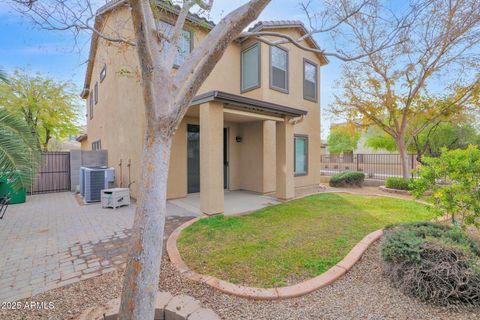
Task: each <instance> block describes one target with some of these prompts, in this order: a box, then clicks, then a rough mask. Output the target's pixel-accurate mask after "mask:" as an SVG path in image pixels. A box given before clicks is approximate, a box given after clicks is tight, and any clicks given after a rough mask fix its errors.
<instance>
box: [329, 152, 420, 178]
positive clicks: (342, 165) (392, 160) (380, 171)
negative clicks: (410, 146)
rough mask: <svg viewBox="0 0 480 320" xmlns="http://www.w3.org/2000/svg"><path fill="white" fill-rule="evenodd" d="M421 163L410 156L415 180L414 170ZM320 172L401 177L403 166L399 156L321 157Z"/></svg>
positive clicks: (356, 155)
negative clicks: (350, 172)
mask: <svg viewBox="0 0 480 320" xmlns="http://www.w3.org/2000/svg"><path fill="white" fill-rule="evenodd" d="M418 164H419V162H418V161H417V160H416V156H415V155H414V154H409V155H408V168H409V169H410V171H411V172H410V175H411V177H412V178H415V173H414V172H413V169H415V168H416V167H417V165H418ZM320 171H321V174H322V175H327V176H328V175H334V174H336V173H339V172H344V171H359V172H363V173H365V176H366V177H367V178H370V179H386V178H389V177H401V176H402V166H401V161H400V155H399V154H362V153H359V154H355V155H351V154H350V155H349V154H347V155H342V156H339V155H321V156H320Z"/></svg>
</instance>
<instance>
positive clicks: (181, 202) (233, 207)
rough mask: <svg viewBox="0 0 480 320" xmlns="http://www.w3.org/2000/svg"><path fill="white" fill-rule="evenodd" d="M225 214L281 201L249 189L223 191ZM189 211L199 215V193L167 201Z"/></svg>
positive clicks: (235, 213)
mask: <svg viewBox="0 0 480 320" xmlns="http://www.w3.org/2000/svg"><path fill="white" fill-rule="evenodd" d="M224 196H225V212H224V214H225V215H227V216H228V215H238V214H242V213H248V212H251V211H255V210H259V209H262V208H265V207H268V206H271V205H274V204H279V203H281V202H280V201H278V200H277V199H275V198H273V197H270V196H265V195H261V194H257V193H254V192H249V191H225V193H224ZM168 202H169V203H170V204H173V205H175V206H178V207H181V208H183V209H184V210H187V211H189V212H194V213H196V214H198V215H201V214H202V212H201V211H200V193H191V194H189V195H188V196H187V197H186V198H181V199H175V200H170V201H168Z"/></svg>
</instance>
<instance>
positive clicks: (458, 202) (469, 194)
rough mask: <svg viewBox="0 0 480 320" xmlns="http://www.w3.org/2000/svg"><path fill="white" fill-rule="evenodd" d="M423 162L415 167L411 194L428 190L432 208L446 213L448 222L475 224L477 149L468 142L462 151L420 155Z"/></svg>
mask: <svg viewBox="0 0 480 320" xmlns="http://www.w3.org/2000/svg"><path fill="white" fill-rule="evenodd" d="M423 162H424V163H425V164H424V165H421V166H420V167H418V169H417V173H418V176H419V177H418V179H415V181H414V183H413V190H412V193H413V194H414V195H415V196H416V197H422V196H423V194H424V192H425V191H427V190H431V191H432V196H431V197H430V200H431V202H432V205H433V207H432V209H433V210H434V211H435V212H436V213H437V214H438V215H439V216H445V215H448V216H449V217H451V219H452V222H453V223H455V224H458V225H460V226H461V227H464V226H465V225H468V224H473V225H477V226H478V219H479V218H480V190H479V185H480V148H479V147H478V146H473V145H470V146H468V148H467V149H465V150H460V149H457V150H447V149H446V148H443V149H442V154H441V156H440V157H438V158H430V157H423Z"/></svg>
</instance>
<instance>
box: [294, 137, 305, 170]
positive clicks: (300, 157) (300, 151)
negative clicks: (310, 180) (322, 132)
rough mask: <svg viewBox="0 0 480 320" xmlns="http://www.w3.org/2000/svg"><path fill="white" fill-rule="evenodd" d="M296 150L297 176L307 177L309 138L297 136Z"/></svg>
mask: <svg viewBox="0 0 480 320" xmlns="http://www.w3.org/2000/svg"><path fill="white" fill-rule="evenodd" d="M294 148H295V150H294V153H295V159H294V166H295V175H306V174H307V172H308V137H306V136H295V145H294Z"/></svg>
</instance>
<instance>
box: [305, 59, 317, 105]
mask: <svg viewBox="0 0 480 320" xmlns="http://www.w3.org/2000/svg"><path fill="white" fill-rule="evenodd" d="M303 98H304V99H306V100H310V101H313V102H317V101H318V67H317V65H316V64H314V63H312V62H310V61H308V60H303Z"/></svg>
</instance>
